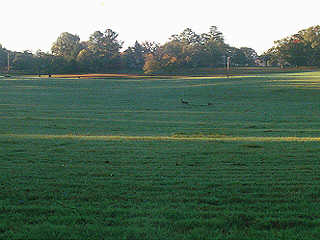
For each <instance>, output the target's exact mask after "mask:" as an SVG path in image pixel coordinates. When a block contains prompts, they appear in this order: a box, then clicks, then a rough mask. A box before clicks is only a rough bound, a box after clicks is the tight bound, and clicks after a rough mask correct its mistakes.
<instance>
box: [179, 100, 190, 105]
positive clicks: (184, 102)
mask: <svg viewBox="0 0 320 240" xmlns="http://www.w3.org/2000/svg"><path fill="white" fill-rule="evenodd" d="M180 100H181V102H182V103H183V104H187V105H188V104H189V102H186V101H183V100H182V99H180Z"/></svg>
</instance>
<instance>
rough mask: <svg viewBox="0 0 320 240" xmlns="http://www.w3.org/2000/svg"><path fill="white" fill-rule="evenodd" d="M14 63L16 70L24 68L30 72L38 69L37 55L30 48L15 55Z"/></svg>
mask: <svg viewBox="0 0 320 240" xmlns="http://www.w3.org/2000/svg"><path fill="white" fill-rule="evenodd" d="M12 65H13V67H14V69H16V70H24V71H28V72H33V71H36V70H37V68H36V59H35V56H34V55H33V53H32V52H31V51H28V50H26V51H23V52H21V53H18V54H17V55H16V56H15V58H14V60H13V62H12Z"/></svg>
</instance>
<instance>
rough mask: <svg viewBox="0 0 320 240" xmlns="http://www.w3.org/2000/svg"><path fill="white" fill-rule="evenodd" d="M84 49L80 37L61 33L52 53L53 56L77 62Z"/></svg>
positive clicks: (52, 48) (53, 45)
mask: <svg viewBox="0 0 320 240" xmlns="http://www.w3.org/2000/svg"><path fill="white" fill-rule="evenodd" d="M83 48H84V46H83V45H82V44H81V43H80V38H79V36H78V35H73V34H70V33H68V32H64V33H61V35H60V36H59V37H58V39H57V40H56V41H55V42H54V43H53V44H52V47H51V51H52V53H53V55H55V56H59V57H63V58H64V59H66V60H68V61H71V60H76V58H77V56H78V54H79V52H80V51H81V50H82V49H83Z"/></svg>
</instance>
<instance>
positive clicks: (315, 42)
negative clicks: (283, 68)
mask: <svg viewBox="0 0 320 240" xmlns="http://www.w3.org/2000/svg"><path fill="white" fill-rule="evenodd" d="M271 50H272V53H273V55H275V56H276V57H277V58H278V61H279V62H281V61H282V62H283V61H285V62H286V63H288V64H290V65H293V66H312V65H313V66H316V65H318V66H319V65H320V26H319V25H317V26H314V27H310V28H308V29H304V30H301V31H299V32H298V33H297V34H294V35H292V36H288V37H286V38H283V39H281V40H278V41H275V46H274V47H273V48H272V49H270V51H269V52H271Z"/></svg>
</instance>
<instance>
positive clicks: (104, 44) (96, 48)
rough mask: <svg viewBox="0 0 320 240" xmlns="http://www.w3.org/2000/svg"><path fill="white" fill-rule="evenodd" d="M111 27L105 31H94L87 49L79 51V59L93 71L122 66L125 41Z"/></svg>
mask: <svg viewBox="0 0 320 240" xmlns="http://www.w3.org/2000/svg"><path fill="white" fill-rule="evenodd" d="M117 37H118V34H117V33H116V32H114V31H112V30H111V29H107V30H106V31H105V32H104V33H102V32H100V31H96V32H94V33H93V34H92V35H91V36H90V39H89V41H88V42H87V43H86V44H87V47H86V49H85V50H82V51H80V52H79V54H78V57H77V60H78V61H79V62H80V63H81V64H82V65H85V66H87V67H89V69H88V70H92V71H105V70H108V69H114V68H119V67H120V53H119V50H120V49H121V47H122V44H123V42H122V41H119V40H118V39H117Z"/></svg>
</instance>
